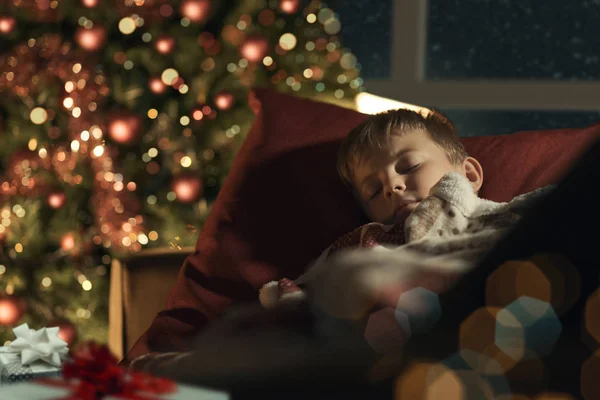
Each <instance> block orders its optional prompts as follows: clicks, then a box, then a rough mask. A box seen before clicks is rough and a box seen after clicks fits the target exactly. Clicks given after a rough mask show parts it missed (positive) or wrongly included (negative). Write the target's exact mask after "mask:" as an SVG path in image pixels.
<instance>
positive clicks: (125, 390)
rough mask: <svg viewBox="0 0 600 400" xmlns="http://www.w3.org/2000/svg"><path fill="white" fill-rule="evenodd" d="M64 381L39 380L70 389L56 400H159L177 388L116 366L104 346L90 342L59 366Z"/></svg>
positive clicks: (43, 383) (162, 379)
mask: <svg viewBox="0 0 600 400" xmlns="http://www.w3.org/2000/svg"><path fill="white" fill-rule="evenodd" d="M62 375H63V378H64V380H57V379H38V380H36V381H35V382H36V383H38V384H42V385H48V386H53V387H59V388H64V389H70V393H69V395H68V396H66V397H61V398H59V399H56V400H97V399H101V398H103V397H105V396H112V397H115V398H119V399H128V400H159V397H154V396H156V395H158V396H160V395H163V394H167V393H173V392H175V391H177V384H176V383H175V382H173V381H171V380H168V379H164V378H157V377H153V376H152V375H149V374H145V373H141V372H135V373H132V372H128V371H126V370H124V369H123V368H121V367H119V366H118V365H117V359H116V358H115V357H114V356H113V355H112V354H111V353H110V351H109V350H108V348H107V347H106V346H102V345H98V344H95V343H90V344H88V345H86V346H85V347H84V348H83V349H82V351H80V352H78V353H77V354H75V356H74V357H73V359H72V360H71V361H68V362H66V363H65V364H64V365H63V368H62Z"/></svg>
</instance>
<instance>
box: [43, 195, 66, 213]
mask: <svg viewBox="0 0 600 400" xmlns="http://www.w3.org/2000/svg"><path fill="white" fill-rule="evenodd" d="M47 201H48V205H49V206H50V207H52V208H54V209H55V210H56V209H59V208H61V207H62V206H64V205H65V202H66V201H67V196H65V194H64V193H63V192H54V193H50V194H49V195H48V199H47Z"/></svg>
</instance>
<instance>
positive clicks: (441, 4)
mask: <svg viewBox="0 0 600 400" xmlns="http://www.w3.org/2000/svg"><path fill="white" fill-rule="evenodd" d="M392 3H393V0H378V1H376V2H375V1H372V0H344V1H342V0H330V1H329V2H327V4H328V5H329V6H331V7H332V8H333V9H334V10H335V11H336V12H337V13H338V15H339V17H340V20H341V22H342V31H341V38H342V41H343V44H344V45H345V46H346V47H348V48H350V50H352V51H353V52H354V54H356V56H357V58H358V61H359V63H360V65H361V66H362V76H363V78H365V79H369V78H387V77H389V76H390V72H391V71H390V57H389V53H390V48H391V37H390V35H391V27H392V23H393V21H392V16H393V10H392V7H393V4H392ZM429 6H430V7H429V10H428V30H427V31H428V33H427V51H426V54H427V55H426V57H427V59H426V62H425V64H426V68H425V76H426V78H427V79H430V80H447V79H460V80H462V79H527V80H530V79H555V80H596V79H599V78H600V23H599V22H598V21H600V0H577V1H573V2H567V1H564V0H543V1H539V0H429ZM367 90H368V87H367ZM599 95H600V94H599ZM399 100H402V99H399ZM440 111H442V112H444V113H445V114H446V115H448V116H449V117H450V119H451V120H452V121H453V122H454V123H455V125H456V126H457V128H458V130H459V132H460V133H461V135H463V136H477V135H494V134H503V133H511V132H516V131H521V130H536V129H553V128H568V127H584V126H587V125H591V124H593V123H595V122H600V111H599V112H571V111H569V112H564V111H535V110H531V111H515V110H497V111H495V110H493V111H489V110H445V109H441V110H440Z"/></svg>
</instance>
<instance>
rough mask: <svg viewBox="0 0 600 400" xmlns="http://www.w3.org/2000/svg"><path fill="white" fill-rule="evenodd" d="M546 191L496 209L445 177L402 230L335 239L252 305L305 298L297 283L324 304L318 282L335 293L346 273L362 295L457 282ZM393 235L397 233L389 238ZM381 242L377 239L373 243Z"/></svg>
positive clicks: (375, 227) (458, 178) (368, 229)
mask: <svg viewBox="0 0 600 400" xmlns="http://www.w3.org/2000/svg"><path fill="white" fill-rule="evenodd" d="M552 189H553V186H547V187H544V188H540V189H537V190H535V191H533V192H530V193H526V194H523V195H520V196H518V197H515V198H514V199H513V200H511V201H510V202H507V203H497V202H493V201H490V200H486V199H482V198H480V197H478V196H477V194H476V193H475V192H474V191H473V187H472V186H471V183H470V182H469V181H468V180H467V178H466V177H464V176H463V175H461V174H459V173H457V172H451V173H448V174H446V175H444V176H443V177H442V179H441V180H440V181H439V182H438V183H437V184H436V185H435V186H434V187H433V188H432V189H431V191H430V195H429V196H428V197H427V198H426V199H425V200H423V201H422V202H421V203H420V204H419V205H418V207H416V208H415V210H414V211H413V212H412V213H411V214H410V215H409V216H408V218H407V219H406V221H405V222H404V226H403V227H402V226H390V225H383V224H379V223H371V224H367V225H365V226H363V227H361V228H359V232H352V233H351V234H354V235H355V236H356V235H357V233H358V237H359V241H358V243H356V241H355V242H352V241H351V240H349V239H347V238H341V240H339V241H338V243H342V245H341V246H340V245H334V246H332V247H330V248H328V249H327V250H325V252H324V253H323V254H322V255H321V257H319V259H317V260H316V261H315V262H314V263H313V265H312V266H311V267H310V268H309V269H308V270H307V271H306V272H305V273H304V274H303V275H301V276H300V277H298V278H297V279H295V280H294V281H293V282H291V281H289V280H288V279H284V280H281V281H280V282H269V283H267V284H266V285H264V286H263V288H262V289H261V290H260V296H259V299H260V301H261V304H262V305H263V306H264V307H265V308H273V307H275V306H276V305H277V304H278V303H279V302H282V301H299V300H303V299H304V298H305V294H304V292H303V291H302V289H301V288H300V286H298V285H305V286H306V288H307V290H308V291H309V292H315V291H317V292H318V290H323V291H327V292H328V293H327V295H326V296H324V297H326V298H331V297H332V294H331V293H333V292H335V290H334V289H333V290H330V289H327V287H326V285H324V283H323V280H325V281H327V282H329V284H331V285H332V288H335V287H336V286H338V287H339V286H340V285H336V284H335V282H336V280H338V281H339V280H346V278H347V277H344V276H342V275H343V274H350V275H353V276H354V279H355V280H356V281H355V282H354V284H355V285H356V286H357V287H356V290H358V291H361V292H366V293H375V292H380V291H381V287H380V286H381V284H382V283H383V282H392V281H395V282H398V279H408V278H409V276H414V275H417V274H420V275H422V274H424V273H428V272H440V273H442V274H444V273H446V277H448V276H458V275H460V274H461V273H463V272H466V271H468V270H469V269H470V268H471V267H472V266H473V265H475V263H476V262H477V261H478V260H479V259H480V257H482V256H483V255H484V254H485V253H486V252H487V251H488V250H490V249H491V248H492V246H493V245H494V244H495V243H497V241H498V240H499V239H500V238H501V237H503V236H504V235H505V234H506V232H507V231H508V229H509V228H510V227H512V226H514V225H515V223H516V222H517V221H518V220H519V219H520V217H521V215H522V214H523V212H524V211H525V210H527V209H529V208H530V207H531V206H532V205H534V204H536V203H537V202H538V201H539V199H540V198H542V197H544V196H545V195H546V194H547V193H548V192H549V191H550V190H552ZM402 228H403V229H402ZM398 231H400V232H398ZM394 232H398V233H397V234H395V236H394ZM349 235H350V234H349ZM390 235H391V237H392V238H393V239H392V240H389V237H390ZM383 237H386V240H385V241H383V240H379V239H380V238H383ZM334 247H335V250H336V251H335V252H334V253H333V254H332V248H334ZM355 269H356V270H359V269H360V273H358V274H354V273H353V272H352V271H354V270H355ZM437 275H440V274H437ZM440 276H441V275H440ZM325 277H326V278H325ZM441 281H443V283H440V284H439V285H434V286H435V287H436V289H437V290H443V288H446V287H447V284H448V279H441ZM282 282H284V284H283V283H282ZM377 282H379V283H377ZM317 288H320V289H317ZM316 296H317V297H319V296H318V295H316Z"/></svg>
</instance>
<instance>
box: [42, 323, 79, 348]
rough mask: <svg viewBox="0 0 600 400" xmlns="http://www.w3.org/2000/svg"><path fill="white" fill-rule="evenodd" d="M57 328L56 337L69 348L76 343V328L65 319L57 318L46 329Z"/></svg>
mask: <svg viewBox="0 0 600 400" xmlns="http://www.w3.org/2000/svg"><path fill="white" fill-rule="evenodd" d="M53 326H57V327H58V337H59V338H60V339H61V340H63V341H65V342H66V343H67V345H68V346H69V347H71V346H73V344H74V343H75V342H76V341H77V337H78V336H79V335H78V334H77V328H75V325H73V324H72V323H71V321H69V320H68V319H66V318H57V319H55V320H53V321H52V322H50V323H49V324H48V327H53Z"/></svg>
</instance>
